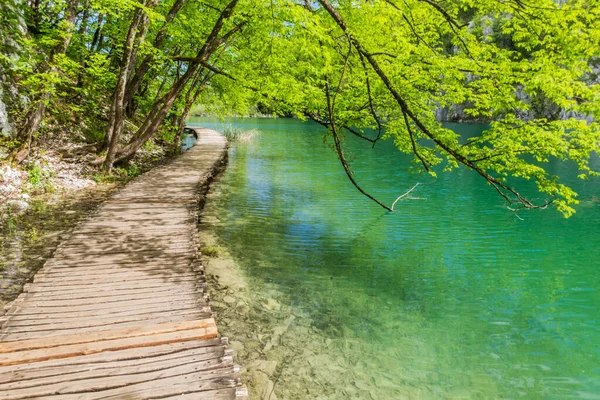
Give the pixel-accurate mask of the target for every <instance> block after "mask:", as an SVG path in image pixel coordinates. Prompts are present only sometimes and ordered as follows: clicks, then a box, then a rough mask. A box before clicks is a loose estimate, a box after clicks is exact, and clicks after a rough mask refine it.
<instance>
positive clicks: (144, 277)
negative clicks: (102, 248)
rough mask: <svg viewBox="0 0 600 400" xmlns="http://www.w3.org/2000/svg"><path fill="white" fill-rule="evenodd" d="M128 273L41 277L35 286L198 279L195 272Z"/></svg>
mask: <svg viewBox="0 0 600 400" xmlns="http://www.w3.org/2000/svg"><path fill="white" fill-rule="evenodd" d="M126 272H127V271H123V273H120V274H108V275H106V276H100V277H98V276H93V275H89V276H86V275H84V274H81V275H79V276H75V277H69V276H65V277H63V276H59V277H54V276H40V277H39V278H38V279H36V280H35V282H34V285H35V286H38V285H39V287H43V286H51V287H56V286H71V284H72V283H81V282H90V280H93V282H94V284H96V283H99V284H104V283H122V282H126V283H127V282H153V281H156V282H161V281H164V280H165V279H171V280H173V279H176V280H180V281H183V279H189V278H191V279H192V280H193V279H196V277H197V275H196V274H195V273H194V272H191V271H190V272H186V273H181V274H168V271H164V273H160V272H156V273H154V274H149V273H135V272H133V271H131V272H129V273H126ZM88 284H89V283H88Z"/></svg>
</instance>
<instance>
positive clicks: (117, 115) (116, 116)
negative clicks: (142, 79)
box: [104, 8, 144, 170]
mask: <svg viewBox="0 0 600 400" xmlns="http://www.w3.org/2000/svg"><path fill="white" fill-rule="evenodd" d="M143 13H144V12H143V11H142V9H141V8H138V9H137V10H136V11H135V13H134V16H133V20H132V21H131V24H130V25H129V31H128V32H127V38H126V39H125V44H124V49H123V59H122V62H121V72H120V73H119V79H118V80H117V86H116V87H115V91H114V92H113V96H112V102H111V105H110V112H109V116H108V126H107V128H106V135H105V143H106V144H107V147H108V149H107V152H106V159H105V160H104V168H105V169H109V170H110V169H111V168H112V163H113V160H114V155H115V152H116V151H117V146H118V144H119V140H120V139H121V132H122V131H123V123H124V116H123V101H124V98H125V85H126V83H127V73H128V72H129V70H130V64H131V61H132V59H133V53H134V42H135V38H136V36H137V33H138V26H139V24H140V22H142V14H143Z"/></svg>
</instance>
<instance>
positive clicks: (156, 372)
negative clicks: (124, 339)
mask: <svg viewBox="0 0 600 400" xmlns="http://www.w3.org/2000/svg"><path fill="white" fill-rule="evenodd" d="M228 367H229V368H228ZM232 368H233V360H232V358H231V357H219V358H210V359H207V360H199V359H197V358H196V357H191V358H188V359H183V360H182V359H178V360H175V361H172V360H169V361H162V362H156V363H151V364H143V365H134V366H127V365H125V366H123V367H121V369H120V370H114V369H113V370H106V369H105V370H103V371H101V372H100V373H98V372H97V371H90V372H83V373H79V374H74V375H73V376H69V377H67V379H63V380H61V379H59V378H57V379H56V380H55V381H52V379H47V380H44V381H43V383H40V384H38V385H31V384H30V385H26V386H25V385H22V387H15V386H17V385H15V384H12V385H11V384H9V385H4V386H5V387H6V389H2V388H0V398H3V399H4V398H13V399H21V398H27V397H36V398H37V397H42V396H51V395H56V394H68V393H77V392H79V391H81V388H82V386H83V385H85V390H86V391H100V390H110V389H114V388H118V387H122V386H125V385H134V384H138V383H141V382H147V381H149V380H153V379H159V378H165V377H169V376H180V375H185V374H189V373H199V372H207V373H209V372H210V371H211V370H227V371H231V370H232ZM56 381H58V382H56ZM29 383H32V382H29ZM23 386H24V387H23Z"/></svg>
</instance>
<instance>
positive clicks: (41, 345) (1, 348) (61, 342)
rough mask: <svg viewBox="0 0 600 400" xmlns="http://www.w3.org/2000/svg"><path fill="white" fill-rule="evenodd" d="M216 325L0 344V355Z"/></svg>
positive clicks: (210, 320)
mask: <svg viewBox="0 0 600 400" xmlns="http://www.w3.org/2000/svg"><path fill="white" fill-rule="evenodd" d="M214 327H216V323H215V320H214V318H207V319H201V320H195V321H186V322H180V323H165V324H156V325H150V326H139V327H136V328H127V329H117V330H107V331H101V332H95V333H93V334H87V335H77V334H76V335H64V336H60V337H55V338H52V339H41V340H27V341H21V342H13V343H0V354H4V353H12V352H19V351H26V350H36V349H45V348H50V347H57V346H65V345H77V344H84V343H90V342H97V341H103V340H104V341H106V340H114V339H126V338H135V337H142V336H151V335H159V334H163V333H172V332H179V331H189V330H194V329H204V328H214Z"/></svg>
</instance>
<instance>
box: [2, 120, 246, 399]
mask: <svg viewBox="0 0 600 400" xmlns="http://www.w3.org/2000/svg"><path fill="white" fill-rule="evenodd" d="M196 131H197V132H198V135H199V140H198V142H197V143H196V146H194V147H193V148H192V149H191V150H189V151H188V152H186V153H185V154H183V155H181V156H180V157H178V158H177V159H175V160H174V161H173V162H171V163H169V164H168V165H165V166H162V167H159V168H156V169H154V170H152V171H150V172H148V173H146V174H144V175H143V176H141V177H139V178H137V179H136V180H134V181H133V182H131V183H129V184H128V185H127V186H126V187H125V188H124V189H122V190H121V191H120V192H118V193H117V194H115V195H113V196H112V197H111V198H110V199H109V200H108V201H106V202H105V203H104V204H102V205H101V206H100V208H99V210H98V211H97V213H95V214H94V215H93V216H92V217H90V218H88V219H87V220H86V221H84V222H83V223H81V224H80V225H79V226H78V227H77V228H76V229H75V231H74V232H73V233H72V235H71V237H70V238H69V239H68V240H66V241H65V242H63V243H62V244H61V245H60V246H59V247H58V249H57V250H56V252H55V254H54V256H53V258H51V259H49V260H48V261H47V262H46V263H45V264H44V267H43V268H42V269H41V270H40V271H39V272H38V274H36V276H35V278H34V281H33V283H31V284H28V285H26V287H25V289H24V293H23V294H21V295H20V296H19V297H18V298H17V300H15V301H14V302H13V303H12V304H11V305H9V306H8V307H7V309H6V310H5V311H6V313H5V315H4V316H3V317H1V318H2V319H1V320H0V322H1V323H2V328H1V329H0V400H2V399H5V400H8V399H31V398H36V399H37V398H44V399H55V400H63V399H128V400H134V399H135V400H137V399H167V398H169V399H170V398H185V399H215V400H217V399H245V398H247V393H246V390H245V388H244V387H242V386H241V383H240V379H239V373H238V368H237V367H235V366H234V365H233V359H232V354H231V350H228V349H227V339H226V338H218V333H217V327H216V326H215V321H214V319H213V318H212V316H213V314H212V311H211V308H210V305H209V302H208V297H207V296H206V295H205V292H204V289H205V286H206V284H205V280H204V275H203V271H202V266H201V265H200V262H199V259H198V258H197V242H196V219H197V209H198V207H197V206H198V202H199V201H200V199H201V198H202V197H203V194H202V193H201V189H202V188H206V184H207V182H208V180H209V179H210V177H211V176H212V174H213V173H214V171H215V169H216V168H217V166H218V165H219V164H220V163H222V162H223V160H224V159H225V156H226V141H225V138H224V137H223V136H222V135H221V134H220V133H218V132H215V131H212V130H208V129H196Z"/></svg>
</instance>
